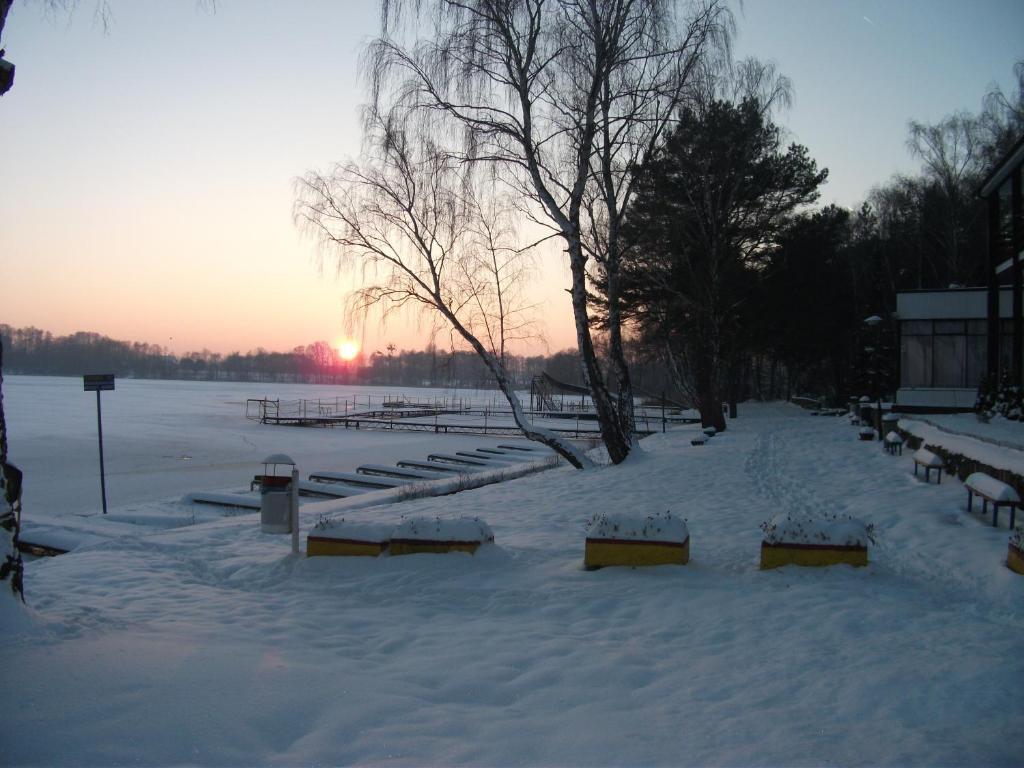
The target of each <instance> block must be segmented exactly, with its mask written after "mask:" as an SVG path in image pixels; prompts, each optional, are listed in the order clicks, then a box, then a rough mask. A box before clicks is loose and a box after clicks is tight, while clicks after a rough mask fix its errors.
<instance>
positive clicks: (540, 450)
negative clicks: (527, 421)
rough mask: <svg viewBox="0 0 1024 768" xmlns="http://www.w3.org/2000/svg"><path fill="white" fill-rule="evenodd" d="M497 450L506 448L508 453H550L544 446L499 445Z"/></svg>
mask: <svg viewBox="0 0 1024 768" xmlns="http://www.w3.org/2000/svg"><path fill="white" fill-rule="evenodd" d="M498 447H499V448H507V449H508V450H510V451H526V452H529V453H551V452H552V451H551V449H550V448H548V447H547V446H546V445H504V444H503V445H499V446H498Z"/></svg>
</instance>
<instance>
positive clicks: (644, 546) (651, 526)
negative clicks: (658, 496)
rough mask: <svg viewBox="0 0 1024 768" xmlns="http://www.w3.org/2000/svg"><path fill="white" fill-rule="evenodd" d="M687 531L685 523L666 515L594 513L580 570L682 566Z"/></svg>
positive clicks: (686, 557)
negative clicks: (641, 566) (608, 567)
mask: <svg viewBox="0 0 1024 768" xmlns="http://www.w3.org/2000/svg"><path fill="white" fill-rule="evenodd" d="M689 561H690V531H689V528H687V526H686V521H685V520H683V519H682V518H679V517H673V515H672V513H671V512H669V511H667V510H666V511H665V512H655V513H653V514H649V515H644V514H643V513H639V514H638V513H636V512H633V513H628V512H598V513H596V514H595V515H594V516H593V517H592V518H591V519H590V522H588V523H587V537H586V542H585V551H584V555H583V567H584V568H586V569H587V570H594V569H596V568H603V567H605V566H609V565H625V566H633V567H635V566H640V565H686V563H688V562H689Z"/></svg>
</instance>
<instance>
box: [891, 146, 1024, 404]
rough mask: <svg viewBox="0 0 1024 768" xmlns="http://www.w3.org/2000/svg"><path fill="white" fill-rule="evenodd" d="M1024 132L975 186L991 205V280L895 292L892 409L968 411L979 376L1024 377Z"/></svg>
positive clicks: (987, 206) (989, 252) (1019, 379)
mask: <svg viewBox="0 0 1024 768" xmlns="http://www.w3.org/2000/svg"><path fill="white" fill-rule="evenodd" d="M1022 166H1024V137H1022V138H1021V139H1020V140H1019V141H1018V142H1017V143H1016V145H1014V148H1013V149H1012V150H1010V152H1009V153H1008V154H1007V155H1006V156H1005V157H1004V158H1003V159H1002V160H1001V161H1000V162H999V163H997V164H996V166H995V167H994V168H993V169H992V171H991V172H990V173H989V174H988V176H987V177H986V178H985V181H984V182H983V183H982V185H981V187H980V188H979V190H978V195H979V197H981V198H983V199H984V201H985V205H986V208H987V212H988V219H987V221H988V270H987V271H988V286H987V287H985V288H951V289H948V290H932V291H929V290H924V291H904V292H902V293H899V294H897V297H896V315H897V317H898V319H899V329H900V358H899V371H900V376H899V380H900V387H899V390H898V391H897V393H896V404H895V406H894V408H895V410H899V411H909V412H913V411H918V412H928V411H931V412H943V411H947V412H948V411H969V410H972V409H973V407H974V403H975V400H976V398H977V392H978V384H979V383H980V382H981V378H982V377H983V376H988V377H989V379H990V380H994V381H998V380H1000V379H1001V378H1002V377H1003V375H1004V374H1007V375H1009V376H1010V378H1012V379H1013V380H1014V381H1015V382H1016V383H1018V384H1019V383H1021V382H1022V381H1024V361H1022V340H1024V333H1022V328H1021V323H1022V295H1021V268H1022V265H1021V262H1022V260H1024V218H1022V213H1021V176H1022Z"/></svg>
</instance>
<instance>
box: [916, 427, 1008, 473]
mask: <svg viewBox="0 0 1024 768" xmlns="http://www.w3.org/2000/svg"><path fill="white" fill-rule="evenodd" d="M971 418H973V417H971ZM957 423H959V424H961V425H965V424H969V423H970V422H969V421H966V420H965V421H963V422H957ZM975 423H978V422H977V421H976V420H975ZM1009 423H1012V422H1009ZM980 426H982V425H980V424H979V427H980ZM900 429H902V430H904V431H906V432H909V433H910V434H912V435H914V436H915V437H919V438H921V439H922V440H923V441H924V442H925V443H926V444H927V445H930V446H934V447H942V448H945V449H946V450H947V451H950V452H951V453H959V454H961V455H963V456H970V457H971V458H972V459H975V460H977V461H980V462H981V463H983V464H987V465H988V466H990V467H992V468H993V469H1007V470H1009V471H1011V472H1013V473H1014V474H1018V475H1024V450H1020V449H1019V448H1016V447H1014V445H1013V444H1011V443H1006V444H1000V443H996V442H990V441H989V440H987V439H982V438H981V437H978V436H972V435H968V434H954V433H952V432H949V431H947V429H946V428H944V427H938V426H936V425H935V424H930V423H928V422H926V421H922V420H919V419H900ZM977 431H982V432H983V431H984V430H980V429H979V430H977Z"/></svg>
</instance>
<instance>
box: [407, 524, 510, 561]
mask: <svg viewBox="0 0 1024 768" xmlns="http://www.w3.org/2000/svg"><path fill="white" fill-rule="evenodd" d="M493 541H494V532H493V531H492V530H491V527H490V526H489V525H487V523H485V522H484V521H483V520H481V519H480V518H479V517H458V518H442V517H409V518H403V520H402V522H401V523H399V524H398V525H397V526H395V529H394V530H393V531H392V532H391V554H392V555H415V554H422V553H429V552H433V553H444V552H468V553H469V554H473V553H474V552H476V551H477V549H479V547H480V546H481V545H482V544H489V543H493Z"/></svg>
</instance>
